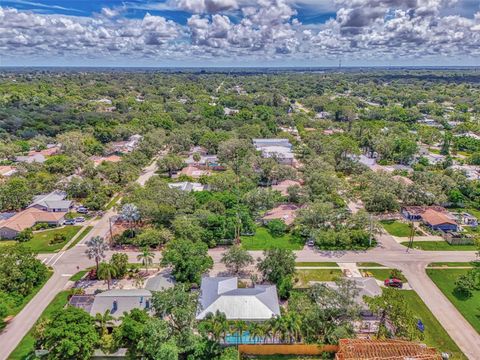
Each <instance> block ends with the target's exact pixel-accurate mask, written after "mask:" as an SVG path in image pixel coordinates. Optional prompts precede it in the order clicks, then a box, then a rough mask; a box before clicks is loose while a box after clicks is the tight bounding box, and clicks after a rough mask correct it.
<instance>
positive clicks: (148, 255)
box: [137, 247, 155, 273]
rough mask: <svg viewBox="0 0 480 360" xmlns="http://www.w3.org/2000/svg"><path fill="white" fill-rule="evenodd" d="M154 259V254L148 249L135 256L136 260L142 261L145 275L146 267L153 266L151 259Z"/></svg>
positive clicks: (145, 248)
mask: <svg viewBox="0 0 480 360" xmlns="http://www.w3.org/2000/svg"><path fill="white" fill-rule="evenodd" d="M154 257H155V254H154V253H153V252H152V251H150V250H149V249H148V247H144V248H143V249H142V252H141V253H140V254H138V255H137V260H138V261H140V260H141V261H142V265H143V266H145V268H146V270H147V273H148V267H149V266H150V265H152V264H153V259H154Z"/></svg>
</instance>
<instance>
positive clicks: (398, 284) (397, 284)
mask: <svg viewBox="0 0 480 360" xmlns="http://www.w3.org/2000/svg"><path fill="white" fill-rule="evenodd" d="M383 283H384V284H385V286H390V287H394V288H399V289H401V288H402V287H403V282H402V280H400V279H395V278H392V279H386V280H385V281H384V282H383Z"/></svg>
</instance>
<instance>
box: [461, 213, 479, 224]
mask: <svg viewBox="0 0 480 360" xmlns="http://www.w3.org/2000/svg"><path fill="white" fill-rule="evenodd" d="M459 220H460V221H461V223H462V224H464V225H466V226H472V227H477V226H478V219H477V218H476V217H475V216H473V215H471V214H469V213H467V212H463V213H461V214H459Z"/></svg>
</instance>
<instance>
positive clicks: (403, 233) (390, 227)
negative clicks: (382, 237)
mask: <svg viewBox="0 0 480 360" xmlns="http://www.w3.org/2000/svg"><path fill="white" fill-rule="evenodd" d="M380 223H381V224H382V226H383V228H384V229H385V230H386V231H387V232H388V233H389V234H390V235H392V236H398V237H409V236H410V231H411V230H410V225H409V224H407V223H404V222H401V221H397V220H383V221H380Z"/></svg>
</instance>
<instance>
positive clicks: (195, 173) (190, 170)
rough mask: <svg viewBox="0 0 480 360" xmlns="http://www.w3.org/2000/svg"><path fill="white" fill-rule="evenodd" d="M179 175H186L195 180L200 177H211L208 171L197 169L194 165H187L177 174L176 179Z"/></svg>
mask: <svg viewBox="0 0 480 360" xmlns="http://www.w3.org/2000/svg"><path fill="white" fill-rule="evenodd" d="M180 175H186V176H189V177H192V178H196V179H197V178H199V177H201V176H209V175H211V172H210V171H208V170H203V169H200V168H199V167H196V166H194V165H187V166H186V167H184V168H183V169H182V170H181V171H180V172H179V173H178V174H177V177H178V176H180Z"/></svg>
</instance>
